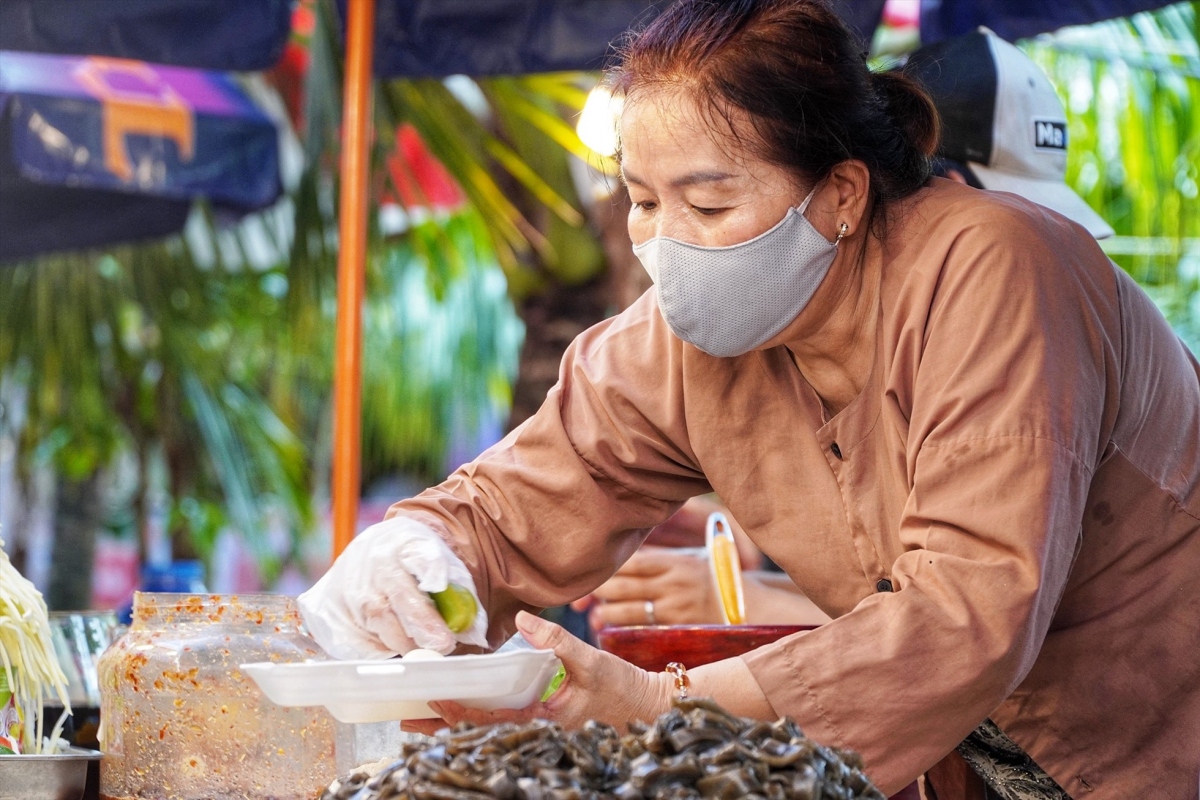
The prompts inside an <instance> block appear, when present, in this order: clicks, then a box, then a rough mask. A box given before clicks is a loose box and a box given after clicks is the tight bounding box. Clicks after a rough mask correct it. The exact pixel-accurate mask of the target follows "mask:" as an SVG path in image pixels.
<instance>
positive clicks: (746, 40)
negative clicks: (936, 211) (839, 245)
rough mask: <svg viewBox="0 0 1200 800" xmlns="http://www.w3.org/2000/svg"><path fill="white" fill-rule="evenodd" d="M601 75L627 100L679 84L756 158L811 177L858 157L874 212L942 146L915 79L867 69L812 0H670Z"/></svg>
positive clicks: (921, 172) (844, 33)
mask: <svg viewBox="0 0 1200 800" xmlns="http://www.w3.org/2000/svg"><path fill="white" fill-rule="evenodd" d="M607 81H608V83H609V84H610V86H611V87H612V89H613V91H614V92H615V93H617V94H621V95H624V96H626V97H629V96H631V95H633V94H635V93H637V92H638V91H639V90H641V89H643V88H670V89H678V90H683V91H684V92H686V93H688V95H689V96H691V97H692V99H694V100H696V101H697V102H698V103H699V104H700V107H701V108H702V109H704V110H705V111H706V112H709V113H712V114H713V115H715V116H716V117H720V118H723V119H724V120H726V122H727V123H728V124H729V126H730V128H729V129H730V130H731V131H733V133H734V135H735V136H737V135H738V134H739V133H740V131H739V129H738V126H737V125H736V124H734V123H735V115H736V116H740V115H737V114H736V112H735V109H740V110H741V111H742V112H745V114H746V115H748V117H749V120H750V121H751V123H752V125H753V128H754V130H753V132H752V133H753V135H752V136H750V137H746V140H745V141H744V142H743V144H744V145H746V146H748V147H749V148H751V151H752V152H755V153H756V154H757V155H759V156H760V157H761V158H764V159H765V160H767V161H769V162H771V163H774V164H777V165H779V166H781V167H783V168H785V169H788V170H790V171H792V172H793V173H794V174H797V175H798V176H799V177H801V178H803V179H807V180H809V181H818V180H821V179H822V178H824V177H825V176H826V175H828V174H829V172H830V170H832V169H833V167H834V166H836V165H837V164H839V163H841V162H842V161H845V160H847V159H858V160H860V161H862V162H863V163H865V164H866V165H867V168H868V170H870V173H871V192H872V196H873V199H874V201H875V206H876V211H877V212H878V211H880V210H882V207H883V206H884V205H885V204H886V203H887V202H888V201H890V200H895V199H898V198H901V197H905V196H907V195H909V194H911V193H912V192H914V191H916V190H917V189H918V188H919V187H920V186H921V185H922V184H923V183H925V181H926V179H928V178H929V175H930V159H931V156H932V155H933V153H934V152H935V150H936V149H937V143H938V119H937V111H936V110H935V109H934V106H933V101H932V100H931V99H930V98H929V95H927V94H926V93H925V91H924V90H923V89H921V88H920V87H919V86H918V85H917V84H916V83H915V82H914V81H913V80H912V79H910V78H908V77H906V76H904V75H900V74H898V73H894V72H871V71H870V70H869V69H868V68H867V63H866V53H865V52H864V51H863V49H862V45H861V42H860V40H859V39H858V38H857V36H856V35H855V34H854V33H852V32H851V31H850V30H849V29H848V28H847V27H846V25H845V24H844V23H843V22H842V21H841V20H840V19H838V17H837V16H836V15H835V14H834V13H833V12H832V11H830V10H829V8H828V7H826V5H825V4H824V3H822V2H819V0H678V1H677V2H675V3H673V4H672V5H671V6H669V7H668V8H667V9H666V10H665V11H663V13H662V14H660V15H659V16H658V17H657V18H656V19H655V20H654V21H653V22H651V23H650V24H649V25H648V26H647V27H646V28H645V29H643V30H642V31H640V32H638V33H635V34H633V35H632V36H631V37H630V38H629V39H628V40H627V41H626V43H625V44H624V45H623V47H622V48H621V49H620V52H619V56H618V60H617V63H616V64H615V66H613V67H612V68H610V69H609V70H608V75H607Z"/></svg>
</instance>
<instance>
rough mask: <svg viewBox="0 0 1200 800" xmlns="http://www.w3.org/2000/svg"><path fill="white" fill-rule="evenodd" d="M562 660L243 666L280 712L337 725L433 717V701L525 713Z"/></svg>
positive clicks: (534, 655)
mask: <svg viewBox="0 0 1200 800" xmlns="http://www.w3.org/2000/svg"><path fill="white" fill-rule="evenodd" d="M558 665H559V661H558V658H557V657H556V656H555V655H554V651H553V650H516V651H510V652H506V653H487V654H483V655H466V656H447V657H445V658H438V659H430V660H403V659H391V660H388V661H305V662H301V663H295V664H276V663H272V662H258V663H254V664H242V665H241V668H242V671H243V672H245V673H246V674H247V675H249V676H250V677H251V678H253V679H254V682H255V683H257V684H258V686H259V688H260V689H262V691H263V694H265V695H266V696H267V698H268V699H269V700H270V701H271V702H273V703H275V704H276V705H280V706H324V707H325V708H326V709H328V710H329V713H330V714H332V715H333V716H334V718H335V719H337V720H339V721H340V722H346V723H364V722H386V721H391V720H406V719H429V718H431V717H436V716H437V714H435V713H434V712H433V711H432V710H430V708H429V703H430V702H437V701H443V700H452V701H454V702H456V703H461V704H462V705H464V706H467V707H469V708H480V709H485V710H489V711H490V710H495V709H498V708H524V707H525V706H527V705H529V704H530V703H532V702H534V701H535V700H537V699H538V698H539V697H541V695H542V692H544V691H545V690H546V687H547V686H548V685H549V683H550V679H551V678H552V677H554V673H555V671H556V670H557V669H558Z"/></svg>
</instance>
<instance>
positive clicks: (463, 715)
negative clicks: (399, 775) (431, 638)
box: [403, 611, 674, 734]
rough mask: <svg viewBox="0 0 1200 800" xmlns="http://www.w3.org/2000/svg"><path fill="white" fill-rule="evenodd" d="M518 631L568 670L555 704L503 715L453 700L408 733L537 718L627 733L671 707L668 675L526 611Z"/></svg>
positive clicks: (553, 698)
mask: <svg viewBox="0 0 1200 800" xmlns="http://www.w3.org/2000/svg"><path fill="white" fill-rule="evenodd" d="M517 628H518V629H519V630H520V631H521V633H522V634H523V635H524V636H525V639H526V640H528V642H529V643H530V644H532V645H534V646H535V647H538V648H544V649H548V650H553V651H554V653H555V655H557V656H558V657H559V658H560V659H562V662H563V666H564V667H566V671H567V677H566V679H565V680H564V681H563V683H562V686H560V687H559V689H558V691H557V692H555V693H554V694H553V695H552V696H551V697H550V699H549V700H547V701H546V702H544V703H541V702H537V703H532V704H530V705H529V706H526V707H525V708H521V709H515V710H509V709H500V710H497V711H480V710H478V709H473V708H467V707H465V706H462V705H459V704H458V703H453V702H442V703H430V704H429V706H430V708H432V709H433V710H434V711H435V712H437V713H438V714H440V715H441V716H442V719H440V720H411V721H409V722H406V723H405V724H404V726H403V727H404V730H406V731H415V732H418V733H427V734H432V733H434V732H435V731H437V730H438V729H439V728H442V727H445V726H446V725H447V724H450V725H453V724H455V723H458V722H462V721H466V722H470V723H472V724H475V725H488V724H491V723H493V722H525V721H527V720H531V719H535V718H540V719H549V720H554V721H555V722H558V723H559V724H560V725H562V726H563V727H564V728H568V729H571V728H579V727H582V726H583V723H585V722H587V721H588V720H591V719H595V720H600V721H602V722H607V723H609V724H610V725H613V726H615V727H617V728H618V729H620V730H624V729H625V726H626V725H627V724H628V723H629V721H630V720H633V719H641V720H646V721H652V720H654V719H655V718H656V717H657V716H658V715H659V714H661V713H662V712H664V711H666V710H667V709H668V708H670V706H671V692H672V690H673V688H674V684H673V683H672V679H671V677H670V676H669V675H667V674H666V673H665V672H662V673H654V672H647V671H646V670H644V669H639V668H638V667H635V666H633V665H632V664H630V663H628V662H626V661H622V660H621V659H619V658H617V657H616V656H614V655H610V654H608V653H604V652H601V651H600V650H597V649H596V648H594V647H591V646H589V645H587V644H586V643H584V642H583V641H582V640H580V639H577V638H575V637H574V636H572V635H571V634H569V633H567V631H566V630H564V629H563V628H561V627H559V626H558V625H555V624H554V623H552V622H548V621H546V620H544V619H541V618H540V617H535V616H534V615H533V614H528V613H526V612H524V611H522V612H520V613H519V614H517Z"/></svg>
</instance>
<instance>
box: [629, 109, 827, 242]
mask: <svg viewBox="0 0 1200 800" xmlns="http://www.w3.org/2000/svg"><path fill="white" fill-rule="evenodd" d="M724 124H725V123H724V122H723V121H722V120H720V118H717V117H715V115H705V114H703V113H702V112H701V110H700V109H699V108H698V107H697V105H696V103H695V102H694V101H692V100H691V99H690V98H689V97H688V95H687V94H686V93H684V92H682V91H670V90H668V91H652V90H645V91H642V92H639V93H637V94H634V95H633V96H631V97H630V98H629V99H628V100H627V101H626V103H625V107H624V111H623V112H622V114H621V122H620V129H621V172H622V175H623V177H624V180H625V183H626V185H627V186H628V187H629V197H630V199H631V200H632V201H633V208H632V209H631V210H630V212H629V236H630V238H631V239H632V240H633V243H634V244H635V245H637V244H641V243H642V242H644V241H646V240H647V239H650V238H652V237H654V236H666V237H670V238H672V239H678V240H680V241H682V242H687V243H689V244H697V245H702V246H705V247H723V246H726V245H731V244H738V243H740V242H744V241H746V240H748V239H752V238H753V237H755V236H757V235H759V234H760V233H763V232H764V231H766V230H768V229H769V228H771V227H772V226H774V225H775V224H776V223H778V222H779V221H780V220H781V219H783V216H784V215H785V214H786V213H787V210H788V209H789V208H792V207H795V206H799V205H800V203H801V202H803V200H804V197H805V195H806V194H807V193H808V189H809V188H810V187H802V186H799V185H798V184H797V181H796V179H795V177H794V176H793V175H792V174H791V173H790V172H788V171H787V170H784V169H783V168H781V167H778V166H776V165H774V164H770V163H768V162H766V161H763V160H762V159H761V158H759V157H758V156H756V155H754V154H753V153H751V152H749V151H748V150H747V149H746V148H745V147H744V146H743V145H742V144H741V143H740V142H739V141H738V139H737V137H734V136H732V135H731V131H730V130H728V128H725V129H723V130H722V129H721V127H723V126H724ZM714 125H717V126H719V127H718V128H717V129H714V127H713V126H714ZM739 129H741V130H742V131H743V135H746V134H745V132H746V131H748V130H749V125H748V122H747V123H745V124H742V125H739Z"/></svg>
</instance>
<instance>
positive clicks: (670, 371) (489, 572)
mask: <svg viewBox="0 0 1200 800" xmlns="http://www.w3.org/2000/svg"><path fill="white" fill-rule="evenodd" d="M680 347H681V343H680V342H679V341H678V340H677V339H675V338H674V337H672V336H670V334H669V331H668V329H667V327H666V324H665V323H664V322H663V320H662V318H661V316H660V315H659V314H658V312H657V309H656V307H655V306H654V304H653V294H652V293H648V294H646V295H644V296H643V297H642V298H641V300H639V301H638V302H637V303H636V304H635V305H634V306H632V307H630V308H629V309H628V310H627V311H626V312H624V313H623V314H621V315H619V316H617V317H614V318H612V319H609V320H607V321H605V322H602V323H600V324H599V325H597V326H595V327H593V328H591V329H589V330H588V331H586V332H584V333H583V334H581V335H580V336H579V337H578V338H577V339H576V340H575V341H574V342H573V343H572V344H571V346H570V347H569V348H568V349H567V352H566V354H565V355H564V357H563V361H562V364H561V367H560V371H559V380H558V383H557V384H556V385H555V386H554V388H553V389H551V391H550V392H549V394H548V395H547V397H546V401H545V402H544V403H543V404H542V406H541V408H540V409H539V410H538V412H537V413H536V414H535V415H534V416H533V417H531V418H530V419H529V420H527V421H526V422H525V423H524V424H522V425H521V426H520V427H518V428H516V429H515V430H513V431H512V433H510V434H509V435H508V436H507V437H505V438H504V440H503V441H501V442H500V443H499V444H497V445H495V446H494V447H492V448H490V449H489V450H487V451H486V452H485V453H483V454H482V455H481V456H480V457H479V458H478V459H476V460H475V461H473V462H471V463H470V464H467V465H465V466H463V467H462V468H460V469H459V470H457V471H456V472H454V473H453V474H452V475H451V476H450V477H449V478H447V479H446V480H445V481H444V482H443V483H441V484H440V485H438V486H436V487H433V488H431V489H428V490H426V491H425V492H423V493H421V494H420V495H418V496H417V497H415V498H413V499H411V500H404V501H401V502H399V503H397V504H396V505H394V506H393V507H392V509H391V510H390V511H389V515H390V514H408V515H411V516H413V517H416V518H418V519H420V520H421V521H422V522H425V523H426V524H428V525H430V526H431V527H433V528H434V529H435V530H436V531H438V532H439V533H441V534H442V535H443V536H444V537H446V539H447V540H448V541H449V542H450V543H451V545H452V547H454V548H455V550H456V552H457V553H458V554H459V555H460V556H461V557H462V558H463V560H464V561H465V562H466V564H467V566H468V568H469V569H470V570H471V572H472V575H473V577H474V578H475V581H476V587H477V588H478V590H479V593H480V598H481V599H482V600H483V602H484V604H485V605H486V606H487V608H488V614H489V619H490V630H489V634H488V638H489V640H490V641H491V642H492V643H493V645H495V644H498V643H499V642H501V641H503V640H504V639H505V638H506V637H507V636H508V635H509V634H510V633H511V630H512V622H511V621H512V618H513V617H514V616H515V615H516V612H517V611H518V610H520V609H539V608H543V607H546V606H551V605H558V604H561V603H565V602H568V601H570V600H574V599H576V598H578V597H581V596H583V595H585V594H587V593H588V592H589V591H591V590H592V589H594V588H596V587H597V586H599V585H600V584H601V583H603V582H604V581H605V580H606V579H607V578H608V577H609V576H610V575H612V574H613V572H615V571H616V569H617V567H618V566H619V565H620V564H621V563H623V562H624V561H625V560H626V559H627V558H628V557H629V556H630V555H631V554H632V553H633V551H634V550H635V549H636V548H637V547H638V545H639V544H640V543H641V542H642V540H643V539H644V538H645V536H646V535H647V534H648V533H649V531H650V529H651V528H652V527H654V526H655V525H657V524H659V523H661V522H662V521H664V520H665V519H666V518H667V517H669V516H670V515H671V514H672V513H674V511H675V510H676V509H678V508H679V506H680V505H681V504H682V503H683V501H685V500H686V499H687V498H689V497H692V496H694V495H697V494H703V493H705V492H708V491H711V489H710V487H709V485H708V483H707V481H706V480H705V478H704V475H703V473H702V472H701V470H700V469H699V467H698V466H697V461H696V456H695V454H694V453H693V452H692V450H691V447H690V445H689V443H688V439H687V430H686V424H685V422H684V401H685V398H684V392H683V383H682V380H681V377H680V376H681V358H682V356H681V352H680Z"/></svg>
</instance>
